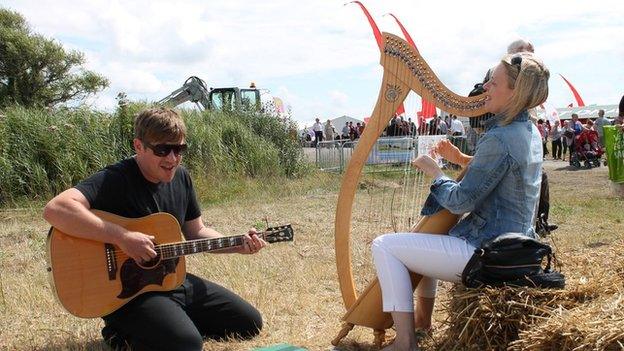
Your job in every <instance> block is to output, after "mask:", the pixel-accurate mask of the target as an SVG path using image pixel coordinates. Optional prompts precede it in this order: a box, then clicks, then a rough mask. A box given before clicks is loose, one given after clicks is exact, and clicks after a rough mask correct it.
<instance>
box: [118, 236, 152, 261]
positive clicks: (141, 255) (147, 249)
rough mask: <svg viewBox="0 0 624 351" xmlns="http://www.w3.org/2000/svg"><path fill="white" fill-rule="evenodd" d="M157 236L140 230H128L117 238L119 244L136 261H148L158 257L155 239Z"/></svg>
mask: <svg viewBox="0 0 624 351" xmlns="http://www.w3.org/2000/svg"><path fill="white" fill-rule="evenodd" d="M155 239H156V238H155V237H153V236H151V235H146V234H143V233H140V232H132V231H127V232H124V233H123V234H122V235H121V236H119V238H118V239H117V242H116V243H115V244H117V246H119V248H121V250H122V251H123V252H125V253H126V255H128V256H129V257H131V258H132V259H134V261H135V262H138V263H141V262H148V261H150V260H151V259H152V258H154V257H156V255H157V254H156V250H155V249H154V240H155Z"/></svg>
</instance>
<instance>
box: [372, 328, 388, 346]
mask: <svg viewBox="0 0 624 351" xmlns="http://www.w3.org/2000/svg"><path fill="white" fill-rule="evenodd" d="M373 335H375V341H373V343H374V344H375V346H377V347H379V348H381V345H383V343H384V342H385V341H386V331H385V330H384V329H375V330H374V331H373Z"/></svg>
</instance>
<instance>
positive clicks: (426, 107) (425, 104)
mask: <svg viewBox="0 0 624 351" xmlns="http://www.w3.org/2000/svg"><path fill="white" fill-rule="evenodd" d="M389 15H390V16H392V18H394V20H395V21H396V23H397V24H398V25H399V28H401V32H403V36H404V37H405V40H407V42H408V43H409V44H410V45H411V46H412V47H413V48H414V50H416V51H418V48H417V47H416V43H414V40H413V39H412V36H411V35H410V34H409V33H408V32H407V29H405V27H404V26H403V23H401V21H399V19H398V18H397V17H396V16H395V15H393V14H391V13H389ZM421 102H422V108H421V111H420V115H421V116H423V117H425V118H429V117H433V115H434V114H435V113H436V108H435V105H434V104H433V103H432V102H430V101H427V100H425V99H423V98H421ZM417 115H418V113H417Z"/></svg>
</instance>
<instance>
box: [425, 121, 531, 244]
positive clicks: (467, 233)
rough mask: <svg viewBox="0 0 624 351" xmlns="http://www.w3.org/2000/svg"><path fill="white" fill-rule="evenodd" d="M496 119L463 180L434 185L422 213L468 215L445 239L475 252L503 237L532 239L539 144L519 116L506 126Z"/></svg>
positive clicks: (444, 178)
mask: <svg viewBox="0 0 624 351" xmlns="http://www.w3.org/2000/svg"><path fill="white" fill-rule="evenodd" d="M501 118H502V117H499V116H495V117H493V118H492V119H490V120H489V121H487V123H486V133H485V134H484V135H483V136H482V137H481V139H480V140H479V142H478V143H477V147H476V151H475V155H474V157H473V159H472V161H471V162H470V164H469V165H468V169H467V170H466V173H465V175H464V178H463V179H462V180H461V181H459V182H457V181H455V180H453V179H450V178H449V177H447V176H442V177H439V178H437V179H435V180H434V182H433V184H432V185H431V193H430V195H429V197H428V199H427V201H426V202H425V206H424V208H423V209H422V211H421V214H422V215H432V214H434V213H436V212H438V211H439V210H441V209H442V207H444V208H446V209H448V210H449V211H450V212H451V213H454V214H464V213H468V212H469V214H468V215H467V216H465V217H464V218H462V219H461V220H460V221H459V223H457V225H455V226H454V227H453V228H452V229H451V230H450V232H449V235H452V236H456V237H460V238H464V239H465V240H466V241H468V242H469V243H470V244H471V245H473V246H475V247H479V246H481V242H482V241H485V240H488V239H492V238H494V237H497V236H499V235H501V234H504V233H510V232H513V233H523V234H525V235H527V236H531V237H535V231H534V229H533V220H534V212H535V205H536V203H537V200H538V197H539V191H540V185H541V176H542V158H543V155H542V142H541V137H540V133H539V131H538V130H537V127H536V126H535V125H534V124H533V123H532V122H531V121H529V115H528V113H527V111H523V112H521V113H520V114H518V116H516V118H515V119H514V120H513V122H511V123H510V124H508V125H505V126H503V125H500V124H499V123H498V122H499V121H500V119H501Z"/></svg>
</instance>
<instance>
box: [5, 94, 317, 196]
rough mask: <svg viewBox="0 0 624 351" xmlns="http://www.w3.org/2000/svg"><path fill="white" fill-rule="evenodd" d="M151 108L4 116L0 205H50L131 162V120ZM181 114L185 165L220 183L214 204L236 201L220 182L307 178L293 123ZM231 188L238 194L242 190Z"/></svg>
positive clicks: (17, 111) (10, 111)
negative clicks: (104, 171) (53, 198)
mask: <svg viewBox="0 0 624 351" xmlns="http://www.w3.org/2000/svg"><path fill="white" fill-rule="evenodd" d="M148 106H149V105H148V104H145V103H132V104H128V105H125V106H121V107H119V108H118V109H117V110H116V111H115V112H114V113H103V112H98V111H92V110H89V109H58V110H44V109H25V108H22V107H10V108H7V109H5V110H2V111H0V205H5V206H6V205H7V204H10V203H14V202H16V201H21V200H23V199H32V200H46V199H48V198H50V197H51V196H54V195H55V194H57V193H59V192H61V191H63V190H64V189H67V188H69V187H71V186H73V185H75V184H76V183H77V182H79V181H80V180H82V179H84V178H86V177H88V176H89V175H91V174H92V173H94V172H96V171H98V170H99V169H101V168H103V167H104V166H106V165H108V164H111V163H114V162H116V161H118V160H120V159H123V158H125V157H129V156H131V155H132V154H133V150H132V138H133V127H132V125H133V121H134V116H135V115H136V114H137V113H138V112H139V111H140V110H142V109H143V108H145V107H148ZM181 113H182V116H183V117H184V119H185V121H186V124H187V128H188V136H187V143H188V144H189V146H190V148H189V152H188V153H187V154H186V156H185V157H184V160H183V163H184V164H185V165H186V166H187V167H188V168H189V169H190V171H191V173H192V174H193V175H194V176H195V177H198V176H199V177H202V179H204V180H208V183H210V182H215V185H216V186H214V188H215V193H214V194H212V195H209V196H207V199H210V201H219V200H220V199H221V198H222V197H228V196H230V195H231V194H229V193H228V190H224V189H228V187H223V186H220V185H219V183H221V182H223V180H231V181H232V182H235V183H237V184H245V183H246V182H248V181H249V180H250V179H251V180H254V179H255V180H258V181H261V182H263V181H266V180H267V179H271V180H277V179H280V178H282V179H284V178H295V177H299V176H301V175H304V174H305V173H306V172H307V170H308V168H307V167H306V165H305V164H304V162H303V153H302V150H301V148H300V147H299V145H298V143H297V139H296V132H295V127H294V125H292V124H291V123H288V122H284V121H281V120H278V119H277V118H275V117H272V116H270V115H266V114H261V113H258V112H253V111H241V112H219V111H204V112H198V111H182V112H181ZM201 183H202V184H205V185H206V187H207V188H211V186H208V184H207V182H206V181H203V182H201ZM229 188H231V190H230V191H229V192H240V191H241V188H240V186H234V187H232V186H229ZM224 191H225V193H223V192H224Z"/></svg>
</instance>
